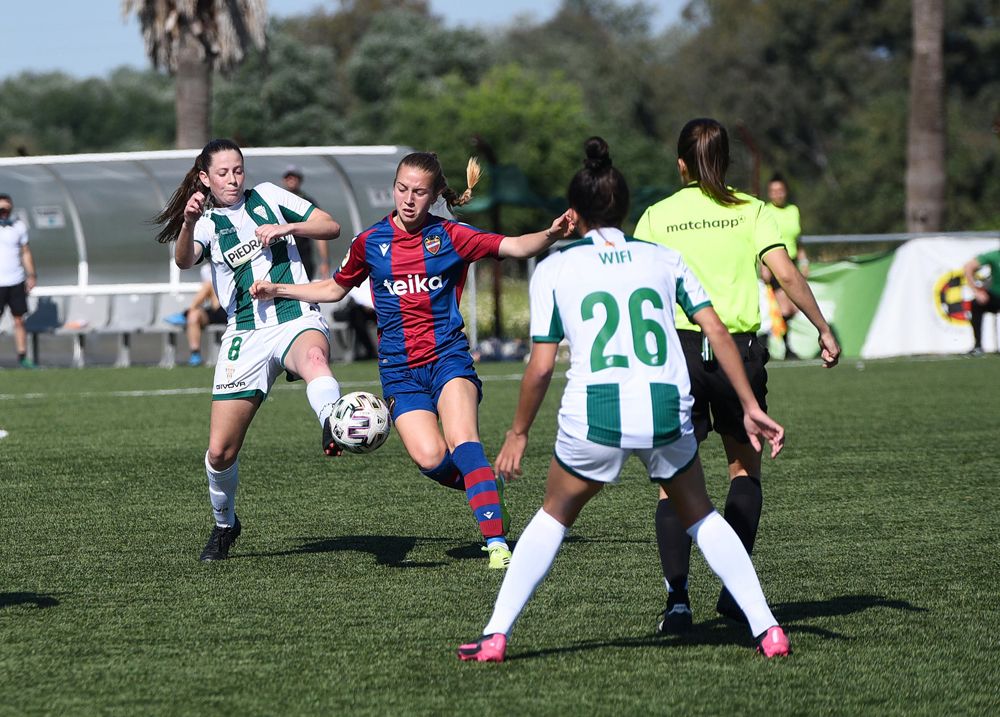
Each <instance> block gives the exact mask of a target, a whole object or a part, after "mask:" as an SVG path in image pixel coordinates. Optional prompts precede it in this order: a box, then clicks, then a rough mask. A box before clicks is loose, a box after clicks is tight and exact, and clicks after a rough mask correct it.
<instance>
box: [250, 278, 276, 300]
mask: <svg viewBox="0 0 1000 717" xmlns="http://www.w3.org/2000/svg"><path fill="white" fill-rule="evenodd" d="M277 295H278V285H277V284H272V283H271V282H270V281H263V280H257V281H255V282H254V283H252V284H251V285H250V296H252V297H253V298H255V299H257V301H266V300H267V299H273V298H275V297H276V296H277Z"/></svg>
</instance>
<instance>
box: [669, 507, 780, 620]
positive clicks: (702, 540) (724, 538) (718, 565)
mask: <svg viewBox="0 0 1000 717" xmlns="http://www.w3.org/2000/svg"><path fill="white" fill-rule="evenodd" d="M687 533H688V535H690V536H691V537H692V538H693V539H694V542H695V543H697V544H698V549H699V550H701V552H702V555H704V556H705V562H707V563H708V566H709V567H710V568H712V571H713V572H714V573H715V574H716V575H718V576H719V578H721V579H722V584H723V585H725V586H726V588H727V589H728V590H729V592H730V593H731V594H732V596H733V598H734V599H735V600H736V604H737V605H739V606H740V609H741V610H742V611H743V614H744V615H746V616H747V620H748V621H749V622H750V632H751V633H752V634H754V635H760V634H761V633H762V632H764V631H765V630H767V628H769V627H771V626H773V625H777V624H778V621H777V620H775V619H774V615H772V614H771V608H769V607H768V606H767V600H766V599H765V598H764V591H763V590H761V589H760V581H759V580H758V579H757V572H756V571H755V570H754V569H753V563H751V562H750V556H749V555H747V551H746V548H744V547H743V543H741V542H740V539H739V537H737V535H736V531H734V530H733V528H732V526H730V525H729V523H727V522H726V521H725V519H724V518H723V517H722V516H721V515H719V514H718V512H716V511H714V510H713V511H712V512H711V513H709V514H708V515H706V516H705V517H704V518H702V519H701V520H699V521H698V522H697V523H695V524H694V525H692V526H691V527H690V528H688V529H687Z"/></svg>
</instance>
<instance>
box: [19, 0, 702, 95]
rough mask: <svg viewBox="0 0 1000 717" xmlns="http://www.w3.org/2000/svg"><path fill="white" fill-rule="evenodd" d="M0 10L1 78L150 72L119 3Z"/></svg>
mask: <svg viewBox="0 0 1000 717" xmlns="http://www.w3.org/2000/svg"><path fill="white" fill-rule="evenodd" d="M685 3H686V0H656V1H655V2H651V3H650V4H654V5H656V6H657V8H658V10H657V16H656V27H655V29H657V30H659V29H662V28H663V27H666V26H667V25H669V24H671V23H672V22H674V21H675V20H676V19H677V18H678V16H679V14H680V11H681V8H682V7H683V6H684V4H685ZM267 5H268V11H269V12H270V13H271V15H272V16H277V17H285V16H288V15H301V14H307V13H309V12H310V11H311V10H314V9H316V8H325V9H327V10H332V9H335V8H336V7H337V3H336V2H335V0H268V3H267ZM3 6H4V7H3V10H2V11H0V23H2V29H3V35H2V37H3V39H2V40H0V79H2V78H5V77H8V76H10V75H16V74H18V73H20V72H24V71H33V72H45V71H51V70H60V71H62V72H66V73H68V74H71V75H74V76H76V77H95V76H96V77H103V76H105V75H106V74H107V73H108V72H109V71H111V70H113V69H114V68H116V67H120V66H122V65H130V66H132V67H137V68H146V67H148V66H149V63H148V61H147V60H146V56H145V52H144V51H143V47H142V37H141V35H140V32H139V27H138V23H137V22H136V20H135V19H134V18H129V20H128V22H126V21H125V20H123V18H122V12H121V2H120V0H6V1H5V2H4V3H3ZM558 6H559V0H502V2H501V1H500V0H431V7H432V8H433V11H434V12H435V13H437V14H438V15H441V16H442V17H444V18H446V19H447V20H448V21H449V23H450V24H452V25H497V24H504V23H507V22H510V21H511V20H512V19H514V18H515V17H516V16H518V15H522V14H528V15H530V16H532V17H533V18H534V19H536V20H545V19H547V18H549V17H551V16H552V14H553V13H554V12H555V10H556V8H558Z"/></svg>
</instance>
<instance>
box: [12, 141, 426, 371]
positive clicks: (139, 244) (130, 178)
mask: <svg viewBox="0 0 1000 717" xmlns="http://www.w3.org/2000/svg"><path fill="white" fill-rule="evenodd" d="M198 151H199V150H196V149H192V150H168V151H155V152H124V153H109V154H77V155H58V156H39V157H9V158H0V192H3V193H6V194H9V195H11V197H12V198H13V201H14V215H15V216H16V217H19V218H21V219H22V220H24V222H25V224H26V225H27V227H28V231H29V236H30V247H31V251H32V254H33V255H34V258H35V264H36V267H37V270H38V286H37V287H36V289H35V290H34V292H32V297H31V302H30V306H29V309H30V310H37V309H38V308H39V304H40V303H42V304H43V308H46V309H48V311H47V312H36V315H35V316H34V323H32V317H31V316H29V319H28V321H29V331H31V332H32V334H33V336H35V337H36V339H35V341H33V344H34V348H35V349H37V336H38V335H42V336H46V335H59V334H60V333H68V334H73V335H74V336H77V337H81V336H83V335H86V334H88V333H101V332H104V333H115V332H119V331H121V330H124V329H126V328H129V327H132V328H135V329H136V330H137V331H138V332H141V331H142V330H143V328H144V327H142V326H141V325H140V324H142V323H143V321H142V320H141V319H137V318H136V317H135V316H134V315H133V314H135V311H130V309H132V308H134V307H131V306H129V305H127V304H126V303H125V300H124V299H121V298H116V297H123V296H128V297H130V299H131V303H132V304H135V305H141V306H142V307H143V311H144V312H146V313H145V314H144V315H143V316H144V317H145V318H146V319H148V323H149V325H150V328H151V329H153V330H162V326H161V325H160V320H161V319H162V315H164V313H165V312H166V311H167V310H175V309H176V308H178V307H183V302H184V300H186V299H187V298H189V297H190V296H191V295H193V294H194V292H195V291H196V290H197V289H198V286H199V284H200V279H199V268H198V267H195V268H193V269H188V270H185V271H181V270H179V269H178V268H177V266H176V265H175V264H174V262H173V246H172V245H170V244H167V245H162V244H158V243H157V242H156V241H155V234H156V232H157V230H158V227H156V226H154V225H153V224H152V223H151V219H152V218H153V217H154V216H155V215H156V214H157V213H158V212H159V211H160V210H161V209H162V208H163V207H164V206H165V205H166V203H167V200H168V199H169V197H170V196H171V195H172V194H173V192H174V191H175V190H176V188H177V187H178V186H179V184H180V182H181V180H182V179H183V178H184V175H185V174H186V173H187V171H188V170H189V169H190V168H191V166H192V165H193V163H194V160H195V157H196V156H197V154H198ZM411 151H412V150H411V149H410V148H408V147H402V146H339V147H266V148H265V147H260V148H254V147H249V148H245V149H243V155H244V157H245V159H246V186H247V188H250V187H253V186H254V185H256V184H259V183H261V182H273V183H274V184H276V185H278V186H282V176H283V175H284V173H285V170H286V168H287V167H288V166H289V165H295V166H296V167H298V168H299V169H300V170H301V172H302V174H303V175H304V182H303V186H302V190H303V191H304V192H306V193H307V194H308V195H309V196H310V197H312V198H313V199H314V200H315V201H316V203H317V205H318V206H320V207H322V208H323V209H324V210H326V211H328V212H329V213H330V214H331V215H333V217H334V218H335V219H337V221H339V222H340V224H341V227H342V231H341V236H340V238H339V239H337V240H335V241H333V242H330V246H329V249H330V264H331V267H334V268H335V267H337V266H339V264H340V261H341V260H342V258H343V256H344V255H345V254H346V253H347V248H348V246H349V245H350V241H351V238H352V237H354V236H356V235H357V234H358V233H359V232H361V231H362V230H364V229H365V228H367V227H368V226H370V225H371V224H373V223H375V222H376V221H378V220H380V219H381V218H383V217H384V216H385V215H386V214H388V213H389V212H390V211H391V210H392V206H393V203H392V182H393V177H394V174H395V170H396V166H397V164H398V163H399V160H400V159H401V158H402V157H403V156H405V155H406V154H408V153H409V152H411ZM314 278H324V277H314ZM84 301H85V302H86V303H82V302H84ZM7 313H8V314H9V312H7ZM37 313H45V316H38V315H37ZM126 316H130V319H129V322H130V323H129V322H124V323H123V322H122V321H120V320H123V319H124V318H125V317H126ZM116 317H117V319H116ZM116 321H118V325H116ZM126 323H129V326H126V325H125V324H126ZM9 324H10V317H9V316H8V315H5V317H4V319H3V325H2V326H0V334H2V335H4V336H5V337H9V334H10V328H11V327H10V325H9ZM76 343H77V344H79V343H81V340H79V339H78V340H77V341H76ZM81 349H82V346H74V358H73V363H74V364H75V365H82V363H83V360H82V359H83V357H82V353H81ZM127 360H128V357H124V360H123V357H122V356H121V355H120V352H119V356H118V362H119V363H125V362H126V361H127Z"/></svg>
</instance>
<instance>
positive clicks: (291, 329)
mask: <svg viewBox="0 0 1000 717" xmlns="http://www.w3.org/2000/svg"><path fill="white" fill-rule="evenodd" d="M306 331H319V332H321V333H322V334H323V336H325V337H326V340H327V341H329V340H330V329H329V328H328V327H327V325H326V319H324V318H323V315H322V314H321V313H319V312H318V311H308V312H306V313H305V314H304V315H302V316H300V317H299V318H297V319H293V320H291V321H286V322H285V323H283V324H278V325H276V326H268V327H266V328H263V329H245V330H242V331H241V330H237V329H236V328H235V325H230V326H229V327H228V328H227V329H226V333H224V334H223V335H222V343H221V344H220V345H219V360H218V363H216V364H215V381H214V382H213V387H212V400H213V401H225V400H228V399H232V398H254V397H260V398H266V397H267V393H268V391H270V390H271V386H272V384H274V380H275V379H276V378H277V377H278V375H279V374H280V373H281V372H282V371H284V370H285V354H286V353H288V349H290V348H291V347H292V343H293V342H294V341H295V339H297V338H298V337H299V335H300V334H303V333H305V332H306Z"/></svg>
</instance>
